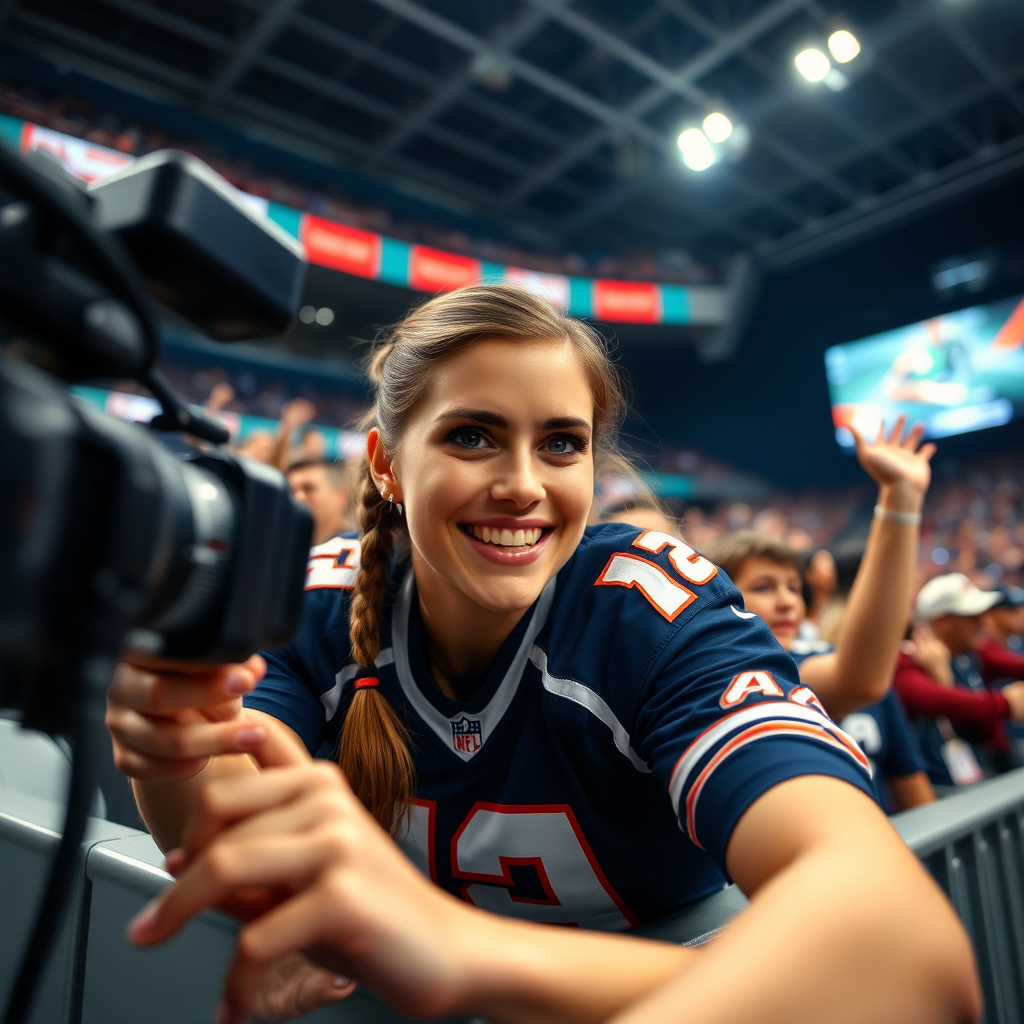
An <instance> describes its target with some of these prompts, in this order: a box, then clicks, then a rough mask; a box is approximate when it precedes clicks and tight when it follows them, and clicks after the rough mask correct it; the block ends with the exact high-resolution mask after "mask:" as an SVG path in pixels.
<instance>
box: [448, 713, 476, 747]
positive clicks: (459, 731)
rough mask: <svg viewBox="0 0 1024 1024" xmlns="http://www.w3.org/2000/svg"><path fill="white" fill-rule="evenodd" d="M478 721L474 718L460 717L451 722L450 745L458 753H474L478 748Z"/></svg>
mask: <svg viewBox="0 0 1024 1024" xmlns="http://www.w3.org/2000/svg"><path fill="white" fill-rule="evenodd" d="M481 735H482V733H481V732H480V722H479V720H478V719H476V718H467V717H466V716H465V715H463V716H462V717H461V718H457V719H455V721H454V722H452V745H453V746H454V747H455V749H456V750H457V751H458V752H459V753H460V754H475V753H476V752H477V751H478V750H479V749H480V737H481Z"/></svg>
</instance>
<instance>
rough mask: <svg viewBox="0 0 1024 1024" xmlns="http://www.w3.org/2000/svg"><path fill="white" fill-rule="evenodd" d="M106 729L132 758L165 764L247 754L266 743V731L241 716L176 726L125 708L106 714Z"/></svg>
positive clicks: (173, 722) (174, 722) (184, 723)
mask: <svg viewBox="0 0 1024 1024" xmlns="http://www.w3.org/2000/svg"><path fill="white" fill-rule="evenodd" d="M107 727H108V728H109V729H110V731H111V733H112V734H113V735H114V737H115V739H117V741H118V742H119V743H121V744H123V745H124V746H125V747H126V748H128V749H129V750H130V751H131V752H132V753H133V754H135V755H143V756H146V757H153V758H161V759H165V760H167V759H173V760H188V759H193V758H208V757H213V756H214V755H217V754H244V753H248V752H249V751H252V750H255V749H256V748H257V747H259V746H260V744H262V743H264V742H265V741H266V739H267V731H268V730H267V728H266V726H265V725H263V724H262V723H256V722H253V721H252V720H250V719H248V718H245V717H241V716H239V717H237V718H235V719H233V720H232V721H230V722H180V721H177V720H175V719H169V718H151V717H150V716H148V715H143V714H140V713H139V712H137V711H132V710H129V709H127V708H123V709H111V710H109V711H108V713H107Z"/></svg>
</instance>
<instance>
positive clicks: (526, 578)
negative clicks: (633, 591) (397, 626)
mask: <svg viewBox="0 0 1024 1024" xmlns="http://www.w3.org/2000/svg"><path fill="white" fill-rule="evenodd" d="M431 373H432V380H431V383H430V385H429V387H428V389H427V392H426V393H425V394H424V396H423V397H422V398H421V399H420V401H419V402H418V403H417V405H416V406H415V407H414V408H413V410H412V413H411V415H410V416H409V419H408V421H407V423H406V426H405V430H404V432H403V434H402V437H401V439H400V442H399V448H398V452H397V454H396V456H395V459H394V461H393V464H392V468H393V473H394V477H395V483H396V488H397V490H398V493H396V494H395V501H402V502H403V503H404V504H405V510H406V521H407V523H408V527H409V535H410V538H411V540H412V548H413V564H414V567H415V570H416V575H417V582H418V583H419V585H420V590H421V593H424V592H425V591H426V592H430V591H431V590H433V589H434V588H435V587H436V586H437V585H441V586H442V587H448V588H454V590H456V591H459V592H461V593H462V594H463V595H465V596H466V597H468V598H469V599H470V600H471V601H473V602H474V603H475V604H477V605H479V606H481V607H483V608H485V609H488V610H490V611H494V612H503V613H509V612H516V611H521V610H524V609H526V608H529V606H530V605H531V604H533V602H534V601H535V600H536V599H537V597H538V595H539V594H540V592H541V590H542V589H543V588H544V585H545V584H546V583H547V582H548V580H550V579H551V578H552V577H553V576H554V575H555V574H556V573H557V572H558V570H559V569H561V568H562V566H563V565H565V563H566V562H567V561H568V560H569V558H570V556H571V555H572V553H573V552H574V551H575V550H576V546H577V545H578V544H579V541H580V538H581V537H582V536H583V530H584V527H585V526H586V520H587V513H588V512H589V510H590V503H591V499H592V497H593V491H594V466H593V455H592V452H591V441H592V433H593V418H594V402H593V398H592V396H591V390H590V386H589V384H588V382H587V378H586V375H585V374H584V372H583V369H582V367H581V366H580V363H579V360H578V359H577V357H576V354H575V352H574V351H573V349H572V347H571V346H570V345H568V344H567V343H565V342H563V341H556V340H538V341H506V340H501V339H489V340H485V341H479V342H476V343H474V344H473V345H471V346H470V347H469V348H468V349H466V350H465V351H464V352H462V353H460V354H459V355H457V356H453V357H451V358H450V359H447V360H445V361H443V362H441V363H440V364H437V365H436V366H435V367H434V368H433V369H432V371H431ZM371 444H372V441H371ZM424 574H427V575H428V576H430V577H432V578H431V579H425V578H423V577H424Z"/></svg>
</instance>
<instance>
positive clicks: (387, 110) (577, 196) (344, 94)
mask: <svg viewBox="0 0 1024 1024" xmlns="http://www.w3.org/2000/svg"><path fill="white" fill-rule="evenodd" d="M100 2H102V3H105V4H107V5H108V6H110V7H114V8H116V9H117V10H120V11H122V12H123V13H125V14H129V15H132V16H134V17H137V18H139V19H140V20H143V21H146V22H147V23H149V24H152V25H155V26H156V27H158V28H162V29H164V30H165V31H168V32H172V33H174V34H175V35H178V36H181V37H182V38H185V39H188V40H189V41H191V42H194V43H197V44H200V45H203V46H206V47H208V48H209V49H212V50H214V51H216V52H220V53H228V52H230V51H231V50H232V49H233V48H234V44H233V42H232V41H231V40H230V39H228V38H227V37H226V36H224V35H221V34H220V33H219V32H214V31H212V30H211V29H208V28H204V27H203V26H201V25H197V24H196V23H195V22H192V21H188V20H187V19H185V18H182V17H180V16H179V15H176V14H171V13H170V12H168V11H163V10H160V9H159V8H156V7H153V6H152V5H151V4H148V3H144V2H142V0H100ZM253 66H254V67H258V68H260V69H261V70H264V71H268V72H270V73H271V74H274V75H276V76H277V77H279V78H282V79H284V80H285V81H288V82H291V83H292V84H294V85H298V86H300V87H302V88H305V89H308V90H310V91H311V92H314V93H316V94H318V95H320V96H323V97H324V98H327V99H332V100H336V101H338V102H339V103H344V104H347V105H348V106H350V107H353V108H354V109H356V110H359V111H361V112H363V113H365V114H369V115H370V116H372V117H376V118H378V119H380V120H383V121H386V122H388V123H391V124H395V123H398V122H400V121H401V120H402V118H403V116H404V112H403V111H402V110H401V109H399V108H398V107H393V106H391V105H390V104H388V103H384V102H383V101H382V100H378V99H376V98H375V97H372V96H369V95H368V94H366V93H363V92H361V91H359V90H356V89H352V88H351V87H349V86H347V85H345V84H344V83H342V82H337V81H335V80H333V79H330V78H327V77H325V76H323V75H320V74H318V73H316V72H313V71H309V70H308V69H306V68H303V67H301V66H300V65H298V64H293V63H292V62H290V61H286V60H284V59H283V58H281V57H276V56H274V55H272V54H268V53H262V54H259V55H257V56H256V57H255V58H254V61H253ZM423 134H424V135H426V136H428V137H429V138H432V139H433V140H434V141H436V142H440V143H441V144H442V145H446V146H448V147H449V148H450V149H452V150H454V151H456V152H459V153H462V154H463V155H464V156H468V157H471V158H473V159H475V160H479V161H481V162H484V163H489V164H490V165H491V166H493V167H496V168H499V169H501V170H503V171H505V172H507V173H509V174H512V175H516V176H521V175H522V174H525V173H526V172H527V171H528V169H529V168H528V166H527V165H526V164H524V163H523V162H522V161H520V160H517V159H516V158H515V157H513V156H511V155H509V154H508V153H506V152H504V151H503V150H500V149H495V148H494V147H492V146H489V145H487V144H486V143H481V142H478V141H477V140H474V139H471V138H469V137H467V136H465V135H463V134H461V133H460V132H455V131H453V130H451V129H449V128H445V127H444V126H443V125H438V124H430V125H427V126H426V127H425V129H424V132H423ZM368 152H370V150H369V149H368V150H367V151H366V153H368ZM363 159H366V155H365V153H364V156H363ZM562 191H563V192H564V193H565V194H566V195H567V196H569V197H571V198H572V199H574V200H576V201H580V202H582V201H585V200H587V199H589V198H590V194H589V193H587V192H585V191H584V190H583V189H582V188H580V187H578V186H573V185H571V184H569V183H566V186H565V188H564V189H563V190H562Z"/></svg>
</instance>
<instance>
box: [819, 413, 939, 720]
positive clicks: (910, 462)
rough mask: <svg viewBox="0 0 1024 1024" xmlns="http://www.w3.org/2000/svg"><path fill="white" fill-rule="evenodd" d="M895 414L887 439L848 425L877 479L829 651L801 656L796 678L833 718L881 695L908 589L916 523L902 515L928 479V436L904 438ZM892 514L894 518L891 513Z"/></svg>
mask: <svg viewBox="0 0 1024 1024" xmlns="http://www.w3.org/2000/svg"><path fill="white" fill-rule="evenodd" d="M904 423H905V420H904V419H903V418H902V417H901V418H900V419H899V420H898V421H897V423H896V425H895V427H893V431H892V434H891V436H890V437H889V439H888V441H887V440H886V439H885V436H884V434H883V433H882V431H881V430H879V435H878V438H877V440H876V441H875V443H874V444H867V443H866V442H865V441H864V439H863V438H862V437H861V436H860V435H859V434H857V433H856V431H855V432H854V436H855V438H856V441H857V457H858V458H859V459H860V463H861V465H862V466H863V467H864V469H865V470H866V471H867V473H868V474H869V475H870V476H871V477H872V479H874V480H875V481H876V483H877V484H878V506H879V508H880V509H882V510H884V512H883V513H882V515H881V516H876V517H875V518H874V519H873V521H872V524H871V530H870V533H869V534H868V541H867V546H866V547H865V549H864V558H863V560H862V562H861V565H860V569H859V571H858V572H857V578H856V580H854V584H853V589H852V590H851V591H850V598H849V601H848V603H847V606H846V614H845V616H844V618H843V625H842V629H841V630H840V633H839V638H838V640H837V641H836V649H835V652H834V653H832V654H823V655H816V656H814V657H810V658H808V659H807V660H806V661H804V663H803V664H802V665H801V666H800V679H801V681H802V682H803V683H804V684H805V685H807V686H809V687H810V688H811V689H812V690H814V692H815V693H816V694H817V695H818V697H819V699H820V700H821V702H822V703H823V704H824V705H825V708H826V709H827V710H828V713H829V714H830V715H831V716H832V717H833V718H834V719H835V720H836V721H839V719H841V718H843V717H844V716H846V715H848V714H850V713H851V712H853V711H859V710H860V709H861V708H864V707H867V706H868V705H869V704H874V703H875V702H876V701H879V700H881V699H882V698H883V697H884V696H885V694H886V693H887V692H888V690H889V686H890V684H891V681H892V672H893V667H894V666H895V664H896V656H897V654H898V653H899V647H900V641H901V640H902V639H903V632H904V629H905V628H906V622H907V616H908V614H909V609H910V601H911V598H912V596H913V587H914V574H915V570H916V567H917V546H918V539H919V536H920V527H919V526H918V525H917V524H916V523H914V522H907V521H900V518H901V517H906V516H909V517H911V518H912V517H914V516H919V515H920V512H921V508H922V505H923V504H924V496H925V492H926V491H927V490H928V484H929V482H930V481H931V470H930V467H929V459H931V457H932V454H933V453H934V451H935V446H934V445H931V444H926V445H923V446H922V447H921V448H920V450H918V444H919V443H920V440H921V434H922V432H923V427H921V426H920V425H918V426H916V427H915V428H914V429H913V430H911V431H910V433H909V434H908V435H907V437H906V438H905V439H904V438H903V426H904ZM892 517H895V518H892Z"/></svg>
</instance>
